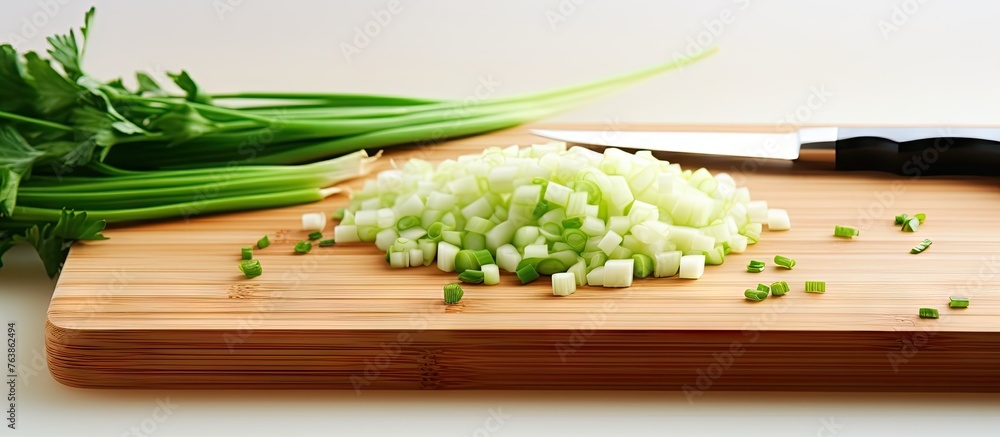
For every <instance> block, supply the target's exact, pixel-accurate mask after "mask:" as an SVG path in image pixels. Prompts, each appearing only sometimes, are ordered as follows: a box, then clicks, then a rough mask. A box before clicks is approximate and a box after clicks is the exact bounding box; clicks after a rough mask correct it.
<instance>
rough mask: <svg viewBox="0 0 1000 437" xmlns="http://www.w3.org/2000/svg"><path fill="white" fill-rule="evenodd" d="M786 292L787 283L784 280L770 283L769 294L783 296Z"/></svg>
mask: <svg viewBox="0 0 1000 437" xmlns="http://www.w3.org/2000/svg"><path fill="white" fill-rule="evenodd" d="M785 293H788V283H787V282H785V281H780V282H775V283H773V284H771V294H773V295H775V296H784V295H785Z"/></svg>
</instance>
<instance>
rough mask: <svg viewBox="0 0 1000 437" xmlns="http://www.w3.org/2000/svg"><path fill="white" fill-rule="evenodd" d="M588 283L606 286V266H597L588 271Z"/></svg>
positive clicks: (594, 285)
mask: <svg viewBox="0 0 1000 437" xmlns="http://www.w3.org/2000/svg"><path fill="white" fill-rule="evenodd" d="M587 285H589V286H591V287H603V286H604V266H600V267H596V268H594V269H593V270H591V271H590V272H587Z"/></svg>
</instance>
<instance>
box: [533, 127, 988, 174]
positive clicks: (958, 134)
mask: <svg viewBox="0 0 1000 437" xmlns="http://www.w3.org/2000/svg"><path fill="white" fill-rule="evenodd" d="M531 133H532V134H535V135H538V136H541V137H545V138H550V139H554V140H559V141H565V142H567V143H574V144H587V145H593V146H603V147H618V148H625V149H645V150H653V151H664V152H677V153H696V154H706V155H725V156H733V157H741V158H760V159H785V160H794V159H797V158H798V157H799V150H800V149H801V148H803V147H810V148H833V149H834V150H835V151H836V165H837V169H838V170H867V171H882V172H889V173H896V174H902V175H911V176H922V175H985V176H994V175H998V174H1000V128H990V127H810V128H802V129H799V130H798V131H792V132H681V131H621V130H614V131H611V130H607V131H593V130H591V131H588V130H545V129H533V130H531Z"/></svg>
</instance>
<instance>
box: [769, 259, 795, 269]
mask: <svg viewBox="0 0 1000 437" xmlns="http://www.w3.org/2000/svg"><path fill="white" fill-rule="evenodd" d="M774 263H775V264H777V265H779V266H782V267H784V268H786V269H788V270H791V269H792V267H795V260H794V259H791V258H788V257H785V256H781V255H775V256H774Z"/></svg>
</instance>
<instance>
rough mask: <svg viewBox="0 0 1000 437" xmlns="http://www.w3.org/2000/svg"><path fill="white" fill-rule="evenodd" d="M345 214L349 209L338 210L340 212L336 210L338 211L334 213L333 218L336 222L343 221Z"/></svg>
mask: <svg viewBox="0 0 1000 437" xmlns="http://www.w3.org/2000/svg"><path fill="white" fill-rule="evenodd" d="M345 212H347V208H340V209H338V210H336V211H334V212H333V216H332V217H333V219H334V220H343V219H344V213H345Z"/></svg>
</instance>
